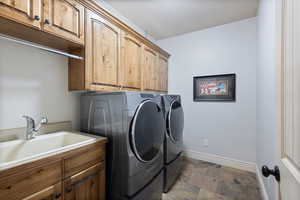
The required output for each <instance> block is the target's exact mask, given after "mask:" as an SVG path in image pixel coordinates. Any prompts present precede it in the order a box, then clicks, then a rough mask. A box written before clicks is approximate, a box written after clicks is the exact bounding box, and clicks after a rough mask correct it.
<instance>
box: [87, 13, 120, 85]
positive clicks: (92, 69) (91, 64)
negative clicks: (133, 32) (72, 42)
mask: <svg viewBox="0 0 300 200" xmlns="http://www.w3.org/2000/svg"><path fill="white" fill-rule="evenodd" d="M86 25H87V26H86V27H87V29H86V51H85V53H86V55H85V56H86V58H85V59H86V60H85V61H86V70H87V71H86V81H87V83H86V85H87V86H86V87H88V88H90V85H91V84H94V85H104V86H108V87H109V86H110V87H111V86H113V87H117V86H118V85H119V83H118V69H119V57H120V56H119V54H120V29H119V28H117V27H116V26H114V25H113V24H111V23H109V22H108V21H106V20H104V19H103V18H102V17H101V16H99V15H97V14H95V13H93V12H91V11H87V22H86Z"/></svg>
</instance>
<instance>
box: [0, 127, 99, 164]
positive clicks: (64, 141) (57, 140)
mask: <svg viewBox="0 0 300 200" xmlns="http://www.w3.org/2000/svg"><path fill="white" fill-rule="evenodd" d="M95 140H96V138H95V137H90V136H86V135H81V134H76V133H72V132H57V133H51V134H47V135H41V136H37V137H36V138H34V139H32V140H14V141H9V142H2V143H0V170H3V169H5V168H9V167H12V166H15V165H19V164H23V163H25V162H29V161H33V160H36V159H39V158H43V157H46V156H49V155H52V154H55V153H60V152H63V151H67V150H71V149H74V148H77V147H80V146H83V145H86V144H89V143H92V142H94V141H95Z"/></svg>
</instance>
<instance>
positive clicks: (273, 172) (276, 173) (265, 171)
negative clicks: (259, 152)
mask: <svg viewBox="0 0 300 200" xmlns="http://www.w3.org/2000/svg"><path fill="white" fill-rule="evenodd" d="M261 171H262V174H263V175H264V177H269V176H270V175H272V176H274V177H275V179H276V180H277V181H278V182H280V171H279V167H278V166H275V167H274V169H269V167H267V166H266V165H264V166H263V167H262V169H261Z"/></svg>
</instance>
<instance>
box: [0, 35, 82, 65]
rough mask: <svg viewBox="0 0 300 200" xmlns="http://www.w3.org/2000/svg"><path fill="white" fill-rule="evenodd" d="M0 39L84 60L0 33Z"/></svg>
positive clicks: (80, 57)
mask: <svg viewBox="0 0 300 200" xmlns="http://www.w3.org/2000/svg"><path fill="white" fill-rule="evenodd" d="M0 39H3V40H8V41H12V42H15V43H18V44H23V45H26V46H30V47H34V48H38V49H41V50H44V51H48V52H52V53H56V54H59V55H62V56H67V57H70V58H74V59H78V60H83V59H84V58H83V57H82V56H77V55H74V54H70V53H68V52H64V51H61V50H58V49H54V48H50V47H47V46H43V45H40V44H37V43H33V42H28V41H25V40H21V39H18V38H15V37H11V36H8V35H4V34H1V33H0Z"/></svg>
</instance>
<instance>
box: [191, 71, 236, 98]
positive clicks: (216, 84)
mask: <svg viewBox="0 0 300 200" xmlns="http://www.w3.org/2000/svg"><path fill="white" fill-rule="evenodd" d="M235 79H236V75H235V74H221V75H211V76H196V77H194V101H235Z"/></svg>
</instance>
